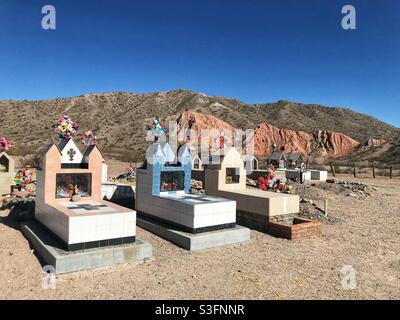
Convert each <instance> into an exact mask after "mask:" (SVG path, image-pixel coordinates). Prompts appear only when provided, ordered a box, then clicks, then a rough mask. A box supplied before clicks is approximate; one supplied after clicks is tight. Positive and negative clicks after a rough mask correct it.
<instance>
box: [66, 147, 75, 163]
mask: <svg viewBox="0 0 400 320" xmlns="http://www.w3.org/2000/svg"><path fill="white" fill-rule="evenodd" d="M67 154H68V155H69V161H72V160H74V156H75V154H76V151H75V150H74V149H72V148H71V149H69V150H68V152H67Z"/></svg>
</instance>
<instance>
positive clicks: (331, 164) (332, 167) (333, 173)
mask: <svg viewBox="0 0 400 320" xmlns="http://www.w3.org/2000/svg"><path fill="white" fill-rule="evenodd" d="M329 164H330V166H331V172H332V175H333V177H335V167H334V166H333V163H332V162H330V163H329Z"/></svg>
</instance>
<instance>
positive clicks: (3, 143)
mask: <svg viewBox="0 0 400 320" xmlns="http://www.w3.org/2000/svg"><path fill="white" fill-rule="evenodd" d="M11 147H12V144H11V141H10V140H8V139H7V138H4V137H0V152H2V151H8V150H10V149H11Z"/></svg>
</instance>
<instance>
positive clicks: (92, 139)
mask: <svg viewBox="0 0 400 320" xmlns="http://www.w3.org/2000/svg"><path fill="white" fill-rule="evenodd" d="M81 140H82V143H83V144H84V145H85V146H92V145H96V144H97V136H96V135H95V134H94V132H93V131H92V130H89V131H86V132H85V133H84V135H83V137H82V139H81Z"/></svg>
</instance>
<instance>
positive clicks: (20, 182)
mask: <svg viewBox="0 0 400 320" xmlns="http://www.w3.org/2000/svg"><path fill="white" fill-rule="evenodd" d="M14 181H15V184H16V185H17V186H18V187H19V188H25V187H26V186H27V185H28V184H30V183H32V182H33V180H32V172H31V171H30V170H29V169H28V168H22V169H20V170H18V172H17V174H16V175H15V178H14Z"/></svg>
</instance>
